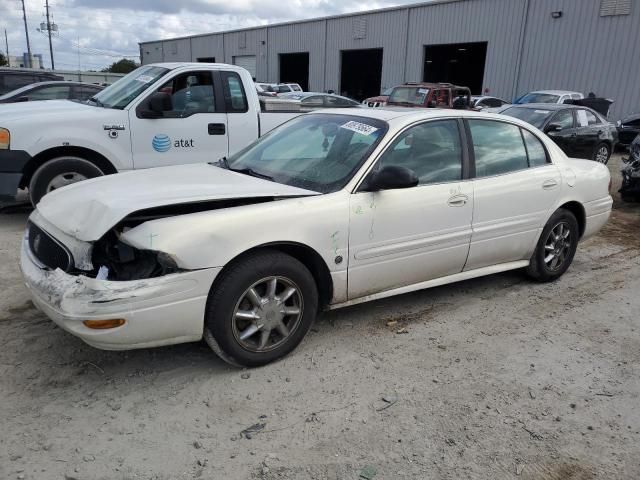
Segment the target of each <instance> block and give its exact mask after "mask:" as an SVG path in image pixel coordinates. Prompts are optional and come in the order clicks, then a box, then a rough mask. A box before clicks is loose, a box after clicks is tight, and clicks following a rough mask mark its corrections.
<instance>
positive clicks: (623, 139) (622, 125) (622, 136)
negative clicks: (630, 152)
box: [617, 113, 640, 147]
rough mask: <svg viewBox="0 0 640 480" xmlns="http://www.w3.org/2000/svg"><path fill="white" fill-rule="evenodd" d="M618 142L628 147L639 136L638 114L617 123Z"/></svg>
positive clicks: (639, 122)
mask: <svg viewBox="0 0 640 480" xmlns="http://www.w3.org/2000/svg"><path fill="white" fill-rule="evenodd" d="M617 127H618V142H619V143H620V145H624V146H625V147H628V146H629V145H631V143H632V142H633V141H634V139H635V138H636V137H637V136H638V135H640V113H634V114H633V115H629V116H628V117H626V118H623V119H622V120H620V121H619V122H618V123H617Z"/></svg>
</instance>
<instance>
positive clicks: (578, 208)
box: [558, 200, 587, 238]
mask: <svg viewBox="0 0 640 480" xmlns="http://www.w3.org/2000/svg"><path fill="white" fill-rule="evenodd" d="M561 208H563V209H565V210H569V211H570V212H571V213H573V216H574V217H576V220H577V221H578V230H579V233H580V238H582V235H584V231H585V228H586V226H587V214H586V212H585V210H584V207H583V206H582V204H581V203H580V202H576V201H575V200H572V201H569V202H565V203H563V204H562V205H560V206H559V207H558V210H559V209H561Z"/></svg>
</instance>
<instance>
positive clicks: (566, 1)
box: [517, 0, 640, 119]
mask: <svg viewBox="0 0 640 480" xmlns="http://www.w3.org/2000/svg"><path fill="white" fill-rule="evenodd" d="M600 6H601V3H600V1H599V0H535V1H533V0H532V4H531V8H530V9H529V15H528V20H527V25H526V33H525V41H524V49H523V55H522V63H521V67H520V75H519V79H518V86H517V93H518V94H521V93H525V92H528V91H530V90H536V89H543V88H557V89H566V90H577V91H580V92H584V93H585V94H587V93H588V92H594V93H596V94H597V95H602V96H606V97H609V98H612V99H613V100H615V103H614V104H613V105H612V107H611V111H610V113H609V117H610V118H612V119H618V118H620V117H622V116H623V115H626V114H629V113H632V112H633V111H640V86H639V85H638V84H639V81H640V2H638V1H637V0H636V1H634V2H632V5H631V14H630V15H613V16H604V17H601V16H600ZM554 11H562V17H560V18H557V19H554V18H552V17H551V12H554Z"/></svg>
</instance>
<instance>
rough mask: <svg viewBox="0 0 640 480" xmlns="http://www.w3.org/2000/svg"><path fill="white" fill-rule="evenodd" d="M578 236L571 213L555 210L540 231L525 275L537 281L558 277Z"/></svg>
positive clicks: (572, 250)
mask: <svg viewBox="0 0 640 480" xmlns="http://www.w3.org/2000/svg"><path fill="white" fill-rule="evenodd" d="M579 235H580V229H579V227H578V221H577V220H576V217H575V215H574V214H573V213H571V212H570V211H569V210H565V209H564V208H561V209H559V210H556V212H555V213H554V214H553V215H552V216H551V218H550V219H549V221H548V222H547V224H546V225H545V227H544V229H543V230H542V234H541V235H540V238H539V240H538V244H537V246H536V250H535V251H534V252H533V255H532V256H531V260H530V263H529V266H528V267H527V274H528V275H529V276H530V277H531V278H533V279H535V280H538V281H540V282H552V281H554V280H556V279H558V278H560V277H561V276H562V275H563V274H564V272H566V271H567V269H568V268H569V266H570V265H571V262H572V261H573V257H574V256H575V254H576V249H577V247H578V239H579Z"/></svg>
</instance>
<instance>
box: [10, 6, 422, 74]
mask: <svg viewBox="0 0 640 480" xmlns="http://www.w3.org/2000/svg"><path fill="white" fill-rule="evenodd" d="M415 2H416V0H375V1H363V0H305V1H303V0H284V1H283V0H109V1H104V0H50V1H49V6H50V12H51V14H52V15H53V22H55V23H56V24H57V25H58V32H59V35H57V36H55V37H54V38H53V50H54V59H55V63H56V68H57V69H65V70H67V69H68V70H77V69H78V65H80V68H81V69H82V70H100V69H102V68H104V67H106V66H108V65H110V64H111V63H113V62H114V61H117V60H119V59H120V58H122V57H124V56H127V57H128V58H131V59H133V60H135V61H136V62H138V61H139V49H138V42H142V41H149V40H157V39H164V38H172V37H183V36H186V35H193V34H199V33H209V32H216V31H223V30H230V29H234V28H243V27H252V26H256V25H266V24H272V23H279V22H284V21H290V20H299V19H305V18H314V17H322V16H327V15H336V14H340V13H347V12H356V11H363V10H372V9H376V8H384V7H390V6H394V5H402V4H407V3H415ZM44 3H45V0H25V6H26V11H27V22H28V26H29V40H30V43H31V52H32V53H33V54H36V53H41V54H42V55H43V59H44V64H45V67H47V68H49V67H50V66H51V62H50V60H49V44H48V39H47V37H46V36H45V35H44V34H43V33H42V32H40V31H38V29H39V27H40V23H41V22H43V21H45V17H44V11H45V9H44ZM3 29H6V30H7V37H8V43H9V53H10V54H11V55H22V53H23V52H26V51H27V44H26V40H25V31H24V23H23V20H22V6H21V2H20V0H0V38H1V41H0V46H1V48H0V50H1V51H2V52H3V53H6V51H5V42H4V30H3Z"/></svg>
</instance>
